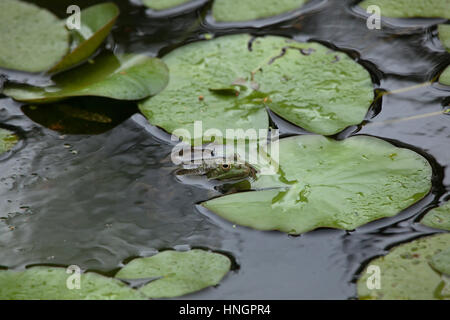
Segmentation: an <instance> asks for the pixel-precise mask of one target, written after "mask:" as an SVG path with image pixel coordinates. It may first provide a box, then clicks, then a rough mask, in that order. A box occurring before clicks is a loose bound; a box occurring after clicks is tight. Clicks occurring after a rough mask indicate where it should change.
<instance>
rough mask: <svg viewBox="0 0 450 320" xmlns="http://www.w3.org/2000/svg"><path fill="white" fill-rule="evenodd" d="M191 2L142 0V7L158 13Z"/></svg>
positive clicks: (184, 0) (181, 0)
mask: <svg viewBox="0 0 450 320" xmlns="http://www.w3.org/2000/svg"><path fill="white" fill-rule="evenodd" d="M191 1H192V0H143V1H142V2H143V3H144V5H146V6H147V7H149V8H150V9H152V10H155V11H160V10H167V9H172V8H175V7H178V6H180V5H182V4H185V3H188V2H191Z"/></svg>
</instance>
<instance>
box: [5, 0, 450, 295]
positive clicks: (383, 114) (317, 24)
mask: <svg viewBox="0 0 450 320" xmlns="http://www.w3.org/2000/svg"><path fill="white" fill-rule="evenodd" d="M32 2H34V3H37V4H39V5H41V6H44V7H47V8H49V9H51V10H52V11H53V12H55V13H56V14H58V15H59V16H60V17H64V16H65V9H66V7H67V6H68V5H69V4H74V3H77V4H80V6H81V7H85V6H88V5H90V4H92V3H97V2H102V1H92V0H89V1H74V0H69V1H66V0H60V1H50V0H47V1H44V0H42V1H32ZM116 2H117V4H118V5H119V6H120V8H121V11H122V14H121V16H120V19H119V21H118V23H117V25H116V27H115V29H114V31H113V33H112V38H111V39H110V40H109V41H108V46H109V47H110V48H112V49H113V50H114V51H116V52H143V53H147V54H150V55H154V56H156V55H158V54H159V55H161V54H163V53H164V52H167V51H168V50H171V49H173V48H174V47H176V46H179V45H181V44H183V43H186V42H189V41H194V40H197V39H201V38H202V37H203V35H204V34H205V33H212V34H215V35H222V34H230V33H238V32H251V33H255V34H277V35H285V36H289V37H293V38H294V39H298V40H318V41H321V42H324V43H326V44H328V45H330V46H336V47H337V48H339V49H342V50H345V51H348V52H350V53H352V55H353V56H355V58H357V57H359V59H361V62H362V63H363V64H364V65H365V66H366V67H367V68H369V70H370V71H371V72H372V74H373V76H374V79H375V80H376V81H377V82H378V84H376V88H377V89H383V90H387V91H392V90H397V89H402V88H409V87H412V86H418V85H421V84H423V83H425V82H427V81H430V80H431V79H433V77H435V76H436V75H437V74H438V73H439V72H440V71H441V70H443V68H444V66H445V65H447V64H448V63H449V62H450V55H449V54H448V53H445V50H444V49H443V48H442V47H441V45H440V43H439V41H438V40H437V35H436V28H435V27H433V26H431V24H430V22H429V21H424V20H422V21H420V20H419V21H416V22H414V23H408V24H405V23H401V24H398V21H393V22H392V21H388V22H389V23H390V24H389V25H383V28H382V30H368V29H367V28H366V21H365V19H364V17H363V16H361V15H359V14H358V13H355V12H354V11H353V10H352V9H351V7H352V5H353V4H354V1H348V0H329V1H326V2H323V1H319V2H320V3H319V5H318V6H313V8H312V9H313V10H312V11H309V12H300V13H299V14H295V15H293V16H291V17H290V18H289V20H287V21H281V22H280V21H272V22H273V23H266V26H264V24H262V26H261V25H259V28H252V27H248V26H247V27H245V26H241V27H239V26H226V27H218V26H213V25H210V24H208V23H204V22H203V21H205V19H204V18H205V16H206V21H210V20H209V19H208V18H207V15H208V14H209V11H208V9H209V8H208V4H206V5H205V6H203V7H201V8H200V9H198V10H194V9H191V10H188V11H187V12H183V13H180V14H179V15H178V16H174V17H170V18H169V17H159V18H157V17H151V16H150V15H148V12H147V13H146V10H145V8H144V7H142V6H139V5H136V4H135V3H133V2H137V0H133V2H131V1H130V2H128V1H126V0H122V1H116ZM392 23H394V24H397V26H395V27H393V26H392ZM8 76H9V78H10V80H19V81H28V82H32V83H38V84H45V83H46V82H48V79H46V78H45V77H42V76H36V75H34V76H30V75H25V74H20V73H8ZM449 96H450V91H449V89H448V88H445V87H442V86H439V85H437V84H433V85H425V86H418V87H417V88H416V89H411V90H407V91H404V92H399V93H395V94H389V95H385V96H384V97H383V100H382V103H381V104H380V105H377V106H376V107H374V108H373V110H372V112H371V113H370V114H369V115H368V118H367V121H366V122H365V123H364V124H363V125H361V126H360V127H355V128H350V129H348V130H346V131H345V132H344V133H342V134H340V135H338V136H337V137H336V138H338V139H341V138H344V137H347V136H350V135H355V134H366V135H373V136H377V137H381V138H384V139H387V140H389V141H391V142H393V143H394V144H396V145H399V146H406V147H408V148H411V149H414V150H416V151H417V152H419V153H421V154H423V155H424V156H426V157H427V158H428V159H429V161H430V162H431V163H432V165H433V167H434V172H435V176H434V180H433V190H432V192H431V194H430V195H429V196H428V197H426V198H425V199H424V200H423V201H421V202H419V203H418V204H416V205H414V206H413V207H411V208H409V209H407V210H405V211H404V212H402V213H400V214H399V215H398V216H396V217H394V218H390V219H383V220H379V221H377V222H374V223H371V224H368V225H366V226H364V227H362V228H359V229H358V230H355V231H352V232H345V231H338V230H329V229H322V230H317V231H314V232H310V233H307V234H304V235H302V236H300V237H291V236H287V235H285V234H282V233H279V232H260V231H254V230H250V229H247V228H242V227H233V226H232V225H231V224H229V223H228V222H225V221H222V220H220V219H217V218H215V217H214V216H212V215H211V214H209V213H208V212H204V211H203V210H199V209H198V208H197V207H196V203H198V202H199V201H203V200H207V199H209V198H211V197H214V196H217V195H218V194H219V193H218V192H217V191H215V190H214V189H213V188H207V187H201V186H194V185H187V184H182V183H180V182H179V181H177V180H176V178H175V176H174V174H173V172H174V170H176V169H177V168H176V167H175V166H174V165H172V163H171V161H170V152H171V149H172V145H171V144H170V143H168V142H167V138H168V137H167V135H166V134H165V133H164V132H162V131H160V130H159V129H157V128H154V127H151V126H150V125H148V124H147V121H146V120H145V118H144V117H143V116H142V115H140V114H139V113H138V112H137V109H136V107H135V105H131V106H129V110H130V112H129V113H120V112H115V111H114V110H116V111H117V107H120V106H117V105H114V104H111V110H113V111H111V112H112V114H113V115H112V116H111V117H112V118H114V115H117V114H120V116H119V118H118V119H115V118H114V121H113V123H114V125H115V127H114V128H110V127H101V128H92V127H89V128H87V127H86V128H85V129H86V131H84V133H87V134H80V133H83V128H81V129H80V128H78V129H77V130H75V131H74V132H69V133H67V134H64V135H63V134H62V133H59V132H56V131H54V130H51V129H49V128H53V129H55V127H54V126H53V127H52V120H51V119H52V117H54V111H52V110H54V109H52V108H51V107H49V108H47V109H46V108H40V109H39V110H29V109H28V107H23V106H21V105H20V104H18V103H16V102H13V101H12V100H11V99H8V98H6V97H2V96H0V125H1V126H2V127H6V128H12V129H14V130H15V131H16V132H18V133H19V134H20V136H21V137H22V138H23V139H22V142H21V144H20V145H19V146H18V147H17V148H16V149H15V150H14V151H13V152H12V153H9V154H7V155H4V156H3V157H1V158H0V266H2V267H5V268H11V269H21V268H24V267H26V266H30V265H34V264H45V265H69V264H77V265H79V266H81V267H82V268H84V269H89V270H97V271H100V272H103V273H106V274H111V273H113V272H114V271H115V270H117V268H118V267H120V266H121V265H122V263H123V262H124V261H126V260H127V259H130V258H131V257H135V256H148V255H151V254H152V253H154V252H156V251H157V250H161V249H165V248H181V249H183V248H188V247H204V248H209V249H212V250H218V251H221V252H225V253H227V254H229V255H230V256H232V257H233V258H234V260H235V261H236V268H235V270H234V271H233V272H231V273H230V274H229V275H228V276H227V277H226V279H225V280H224V281H223V282H222V283H221V284H220V286H219V287H218V288H210V289H207V290H204V291H201V292H199V293H196V294H193V295H189V296H186V297H185V298H189V299H197V298H198V299H216V298H217V299H222V298H227V299H246V298H257V299H263V298H265V299H304V298H307V299H316V298H322V299H348V298H353V297H355V295H356V290H355V279H356V277H357V275H358V272H360V271H361V268H362V267H363V266H364V264H365V263H367V262H368V261H369V260H370V259H372V258H374V257H376V256H379V255H382V254H385V253H386V252H387V250H388V249H389V248H390V247H392V246H393V245H396V244H398V243H401V242H404V241H406V240H409V239H412V238H415V237H419V236H423V235H426V234H430V233H433V232H436V231H435V230H432V229H428V228H426V227H423V226H420V225H419V224H417V221H418V220H419V219H420V217H422V216H423V214H424V213H425V212H426V211H427V210H428V209H430V208H432V207H435V206H436V205H438V204H439V203H440V202H442V201H444V200H446V199H448V198H449V196H450V189H449V186H450V168H449V166H448V165H449V162H450V151H449V150H450V148H449V142H450V126H449V124H450V116H449V115H445V114H443V113H442V111H443V110H444V109H446V108H448V104H449V99H448V98H447V97H449ZM446 98H447V99H446ZM108 103H111V102H109V101H101V102H98V105H102V104H106V105H108ZM99 108H103V110H104V107H102V106H100V107H99ZM24 112H25V113H26V114H27V115H28V116H27V115H25V113H24ZM30 117H31V118H30ZM31 119H33V120H34V121H33V120H31ZM272 120H273V121H274V122H275V123H276V124H277V125H278V126H279V127H280V128H281V131H282V132H283V134H285V135H289V134H302V131H301V130H299V129H297V128H294V127H293V126H291V125H289V124H287V123H285V122H283V121H281V120H280V119H277V118H276V117H273V119H272ZM45 126H46V127H45ZM56 129H57V128H56ZM71 133H78V134H76V135H75V134H71ZM94 133H96V134H94Z"/></svg>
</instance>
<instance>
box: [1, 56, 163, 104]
mask: <svg viewBox="0 0 450 320" xmlns="http://www.w3.org/2000/svg"><path fill="white" fill-rule="evenodd" d="M52 80H53V82H54V83H55V84H54V85H52V86H49V87H45V88H41V87H33V86H29V85H23V84H7V85H5V88H4V91H3V94H5V95H7V96H10V97H12V98H14V99H15V100H18V101H24V102H29V103H49V102H55V101H59V100H63V99H66V98H70V97H78V96H99V97H106V98H113V99H118V100H139V99H143V98H146V97H148V96H150V95H154V94H157V93H158V92H159V91H161V90H162V89H163V88H164V87H165V86H166V84H167V81H168V70H167V67H166V65H165V64H164V63H163V62H162V61H161V60H159V59H156V58H150V57H147V56H145V55H136V54H124V55H118V56H115V55H112V54H109V53H106V54H103V55H101V56H99V57H97V58H96V59H95V60H94V61H93V62H92V63H87V64H85V65H83V66H81V67H79V68H75V69H72V70H69V71H66V72H63V73H60V74H58V75H56V76H54V77H53V78H52Z"/></svg>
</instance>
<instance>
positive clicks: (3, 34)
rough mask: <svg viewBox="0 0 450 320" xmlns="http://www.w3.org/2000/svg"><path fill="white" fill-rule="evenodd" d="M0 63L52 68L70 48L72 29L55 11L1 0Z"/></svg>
mask: <svg viewBox="0 0 450 320" xmlns="http://www.w3.org/2000/svg"><path fill="white" fill-rule="evenodd" d="M0 43H1V45H0V67H2V68H7V69H14V70H20V71H26V72H42V71H46V70H48V69H50V68H51V67H52V66H54V65H55V64H56V63H57V62H58V61H59V60H61V59H62V58H63V56H64V55H65V54H66V53H67V52H68V50H69V32H68V31H67V30H66V28H65V27H64V22H63V21H60V20H59V19H58V18H57V17H56V16H55V15H53V14H52V13H51V12H49V11H47V10H45V9H42V8H39V7H37V6H35V5H33V4H30V3H26V2H23V1H17V0H2V1H0Z"/></svg>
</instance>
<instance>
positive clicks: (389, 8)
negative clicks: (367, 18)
mask: <svg viewBox="0 0 450 320" xmlns="http://www.w3.org/2000/svg"><path fill="white" fill-rule="evenodd" d="M359 5H360V6H361V7H362V8H363V9H367V7H368V6H371V5H376V6H378V7H380V9H381V14H382V15H383V16H385V17H390V18H439V17H441V18H446V19H450V10H449V3H448V0H395V1H392V0H364V1H362V2H361V3H360V4H359Z"/></svg>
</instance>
